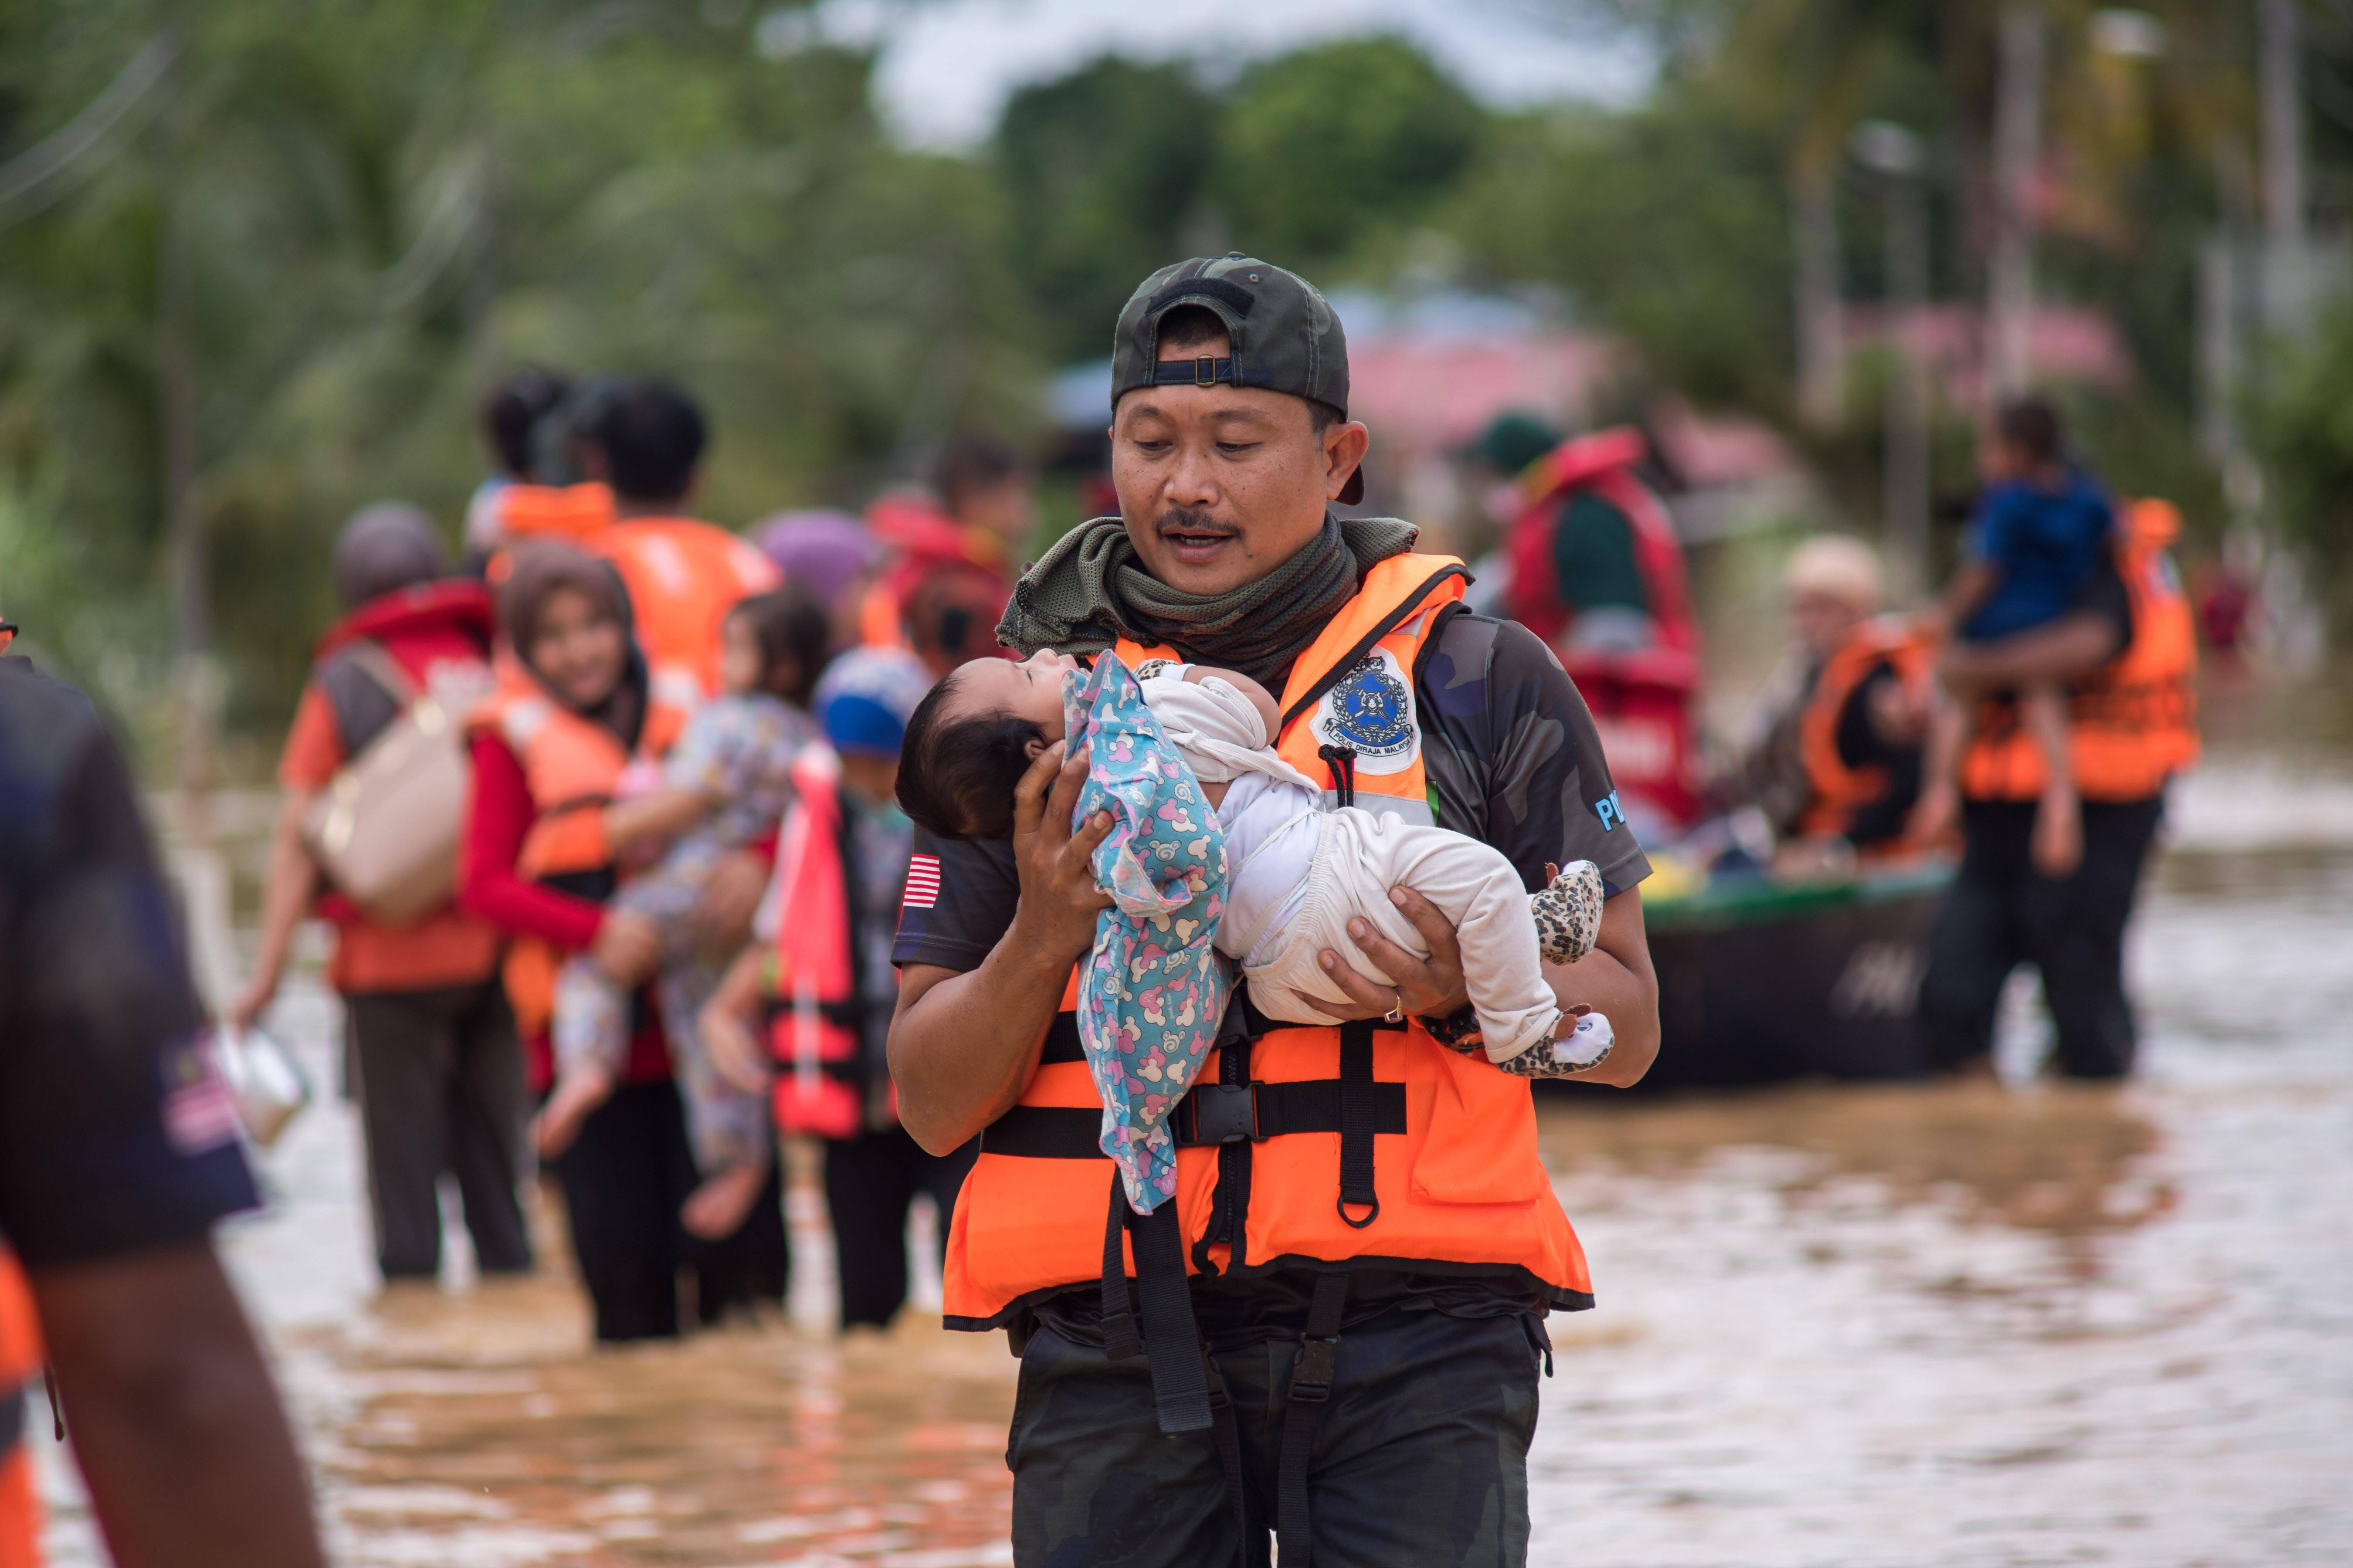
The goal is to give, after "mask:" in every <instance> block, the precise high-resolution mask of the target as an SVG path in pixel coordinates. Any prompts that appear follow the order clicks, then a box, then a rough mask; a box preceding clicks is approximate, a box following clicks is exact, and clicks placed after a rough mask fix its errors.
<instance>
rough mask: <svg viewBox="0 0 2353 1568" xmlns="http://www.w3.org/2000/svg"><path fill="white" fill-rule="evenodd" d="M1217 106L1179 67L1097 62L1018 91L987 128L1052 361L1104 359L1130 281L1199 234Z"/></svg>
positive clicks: (1021, 272) (1021, 266) (1019, 267)
mask: <svg viewBox="0 0 2353 1568" xmlns="http://www.w3.org/2000/svg"><path fill="white" fill-rule="evenodd" d="M1220 107H1221V106H1220V105H1219V102H1218V100H1215V99H1213V98H1212V97H1211V96H1210V95H1209V93H1208V91H1207V90H1205V89H1203V88H1202V87H1201V86H1200V84H1199V83H1198V81H1197V80H1195V79H1194V76H1193V73H1192V70H1191V69H1190V68H1188V67H1187V66H1183V65H1173V64H1171V65H1138V64H1135V63H1134V62H1133V61H1130V60H1124V59H1120V58H1115V57H1105V58H1102V59H1099V60H1096V61H1094V62H1093V63H1092V64H1090V65H1087V66H1083V67H1082V68H1080V69H1078V70H1076V71H1074V72H1072V73H1071V75H1069V76H1066V77H1063V78H1061V79H1059V80H1056V81H1050V82H1043V83H1039V84H1038V85H1036V86H1032V87H1027V88H1024V89H1021V90H1020V91H1018V92H1017V93H1015V94H1014V95H1013V97H1012V99H1011V100H1009V101H1008V103H1007V104H1006V107H1005V114H1004V118H1003V119H1002V120H1000V121H998V122H997V138H996V145H995V153H996V162H997V168H998V169H999V170H1000V171H1001V172H1002V174H1003V177H1004V181H1005V194H1006V199H1007V203H1008V206H1009V207H1010V209H1011V225H1012V231H1013V234H1014V236H1015V246H1016V249H1017V256H1018V259H1017V260H1016V261H1015V263H1014V270H1015V272H1016V273H1017V274H1018V276H1019V277H1020V279H1021V281H1022V283H1023V285H1024V286H1025V287H1026V288H1027V289H1028V290H1029V297H1030V299H1031V300H1032V301H1033V303H1034V305H1035V308H1036V310H1037V311H1038V314H1039V319H1040V320H1041V321H1044V322H1045V323H1046V324H1047V330H1048V332H1049V334H1050V343H1051V345H1052V347H1053V349H1054V351H1055V353H1057V354H1058V356H1059V357H1060V358H1061V359H1063V360H1066V361H1067V360H1079V359H1091V358H1094V357H1096V356H1098V355H1101V354H1103V353H1107V352H1109V349H1110V345H1111V324H1112V322H1113V321H1115V320H1117V318H1118V316H1119V309H1120V307H1121V306H1122V305H1124V304H1125V303H1126V302H1127V296H1128V294H1129V292H1130V291H1131V290H1133V289H1134V287H1135V285H1136V284H1137V282H1138V281H1140V280H1141V279H1145V278H1146V277H1149V276H1150V275H1151V274H1152V272H1153V271H1154V270H1155V268H1161V267H1165V266H1166V265H1167V264H1168V263H1169V262H1171V261H1173V260H1177V259H1180V258H1181V257H1182V255H1183V245H1184V240H1185V237H1187V229H1188V227H1198V224H1197V223H1195V221H1194V220H1195V219H1196V218H1197V217H1198V216H1199V214H1200V208H1201V203H1202V201H1203V187H1204V185H1205V184H1206V182H1207V180H1208V173H1209V166H1210V159H1211V157H1212V155H1213V153H1214V151H1215V148H1216V144H1217V135H1218V125H1219V113H1220Z"/></svg>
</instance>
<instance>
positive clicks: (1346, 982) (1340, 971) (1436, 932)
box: [1322, 888, 1471, 1018]
mask: <svg viewBox="0 0 2353 1568" xmlns="http://www.w3.org/2000/svg"><path fill="white" fill-rule="evenodd" d="M1389 901H1390V902H1391V903H1393V904H1395V905H1397V907H1398V912H1399V913H1400V914H1402V915H1404V916H1405V918H1406V919H1407V920H1409V921H1412V922H1413V929H1414V930H1416V931H1419V932H1420V933H1421V940H1422V941H1424V942H1428V943H1429V944H1430V956H1429V957H1428V958H1416V957H1415V956H1414V955H1413V954H1412V953H1410V952H1407V951H1406V950H1405V949H1404V948H1402V947H1399V946H1398V944H1397V943H1396V942H1391V941H1390V940H1389V939H1388V938H1387V937H1385V936H1383V935H1382V934H1381V933H1380V932H1379V931H1377V930H1375V929H1374V928H1373V925H1372V922H1371V921H1366V920H1363V919H1361V918H1360V919H1357V920H1352V921H1349V922H1348V936H1349V938H1350V940H1352V941H1354V942H1356V950H1357V951H1358V952H1361V953H1363V954H1364V955H1365V957H1366V958H1368V959H1370V960H1371V961H1372V962H1373V963H1377V964H1379V965H1380V966H1381V969H1382V971H1383V972H1384V973H1388V974H1391V975H1394V976H1396V978H1397V984H1394V985H1384V984H1381V983H1380V982H1379V981H1377V980H1375V979H1373V978H1372V977H1371V976H1370V975H1368V974H1366V973H1362V972H1360V971H1358V970H1357V969H1356V968H1355V967H1353V966H1352V965H1351V964H1350V963H1348V960H1347V958H1346V956H1345V954H1342V953H1337V952H1333V951H1332V950H1331V949H1330V948H1328V947H1327V948H1325V949H1324V954H1323V959H1322V962H1323V964H1324V973H1326V974H1328V975H1330V976H1331V977H1332V980H1333V983H1334V984H1337V985H1338V986H1339V987H1340V989H1341V990H1343V991H1345V992H1346V993H1347V994H1348V997H1349V999H1350V1000H1351V1001H1353V1002H1354V1003H1355V1004H1356V1011H1355V1012H1353V1013H1351V1014H1349V1015H1348V1016H1350V1017H1353V1018H1386V1017H1390V1016H1397V1017H1404V1016H1409V1015H1411V1016H1419V1017H1424V1018H1442V1017H1444V1016H1447V1015H1448V1014H1450V1013H1453V1012H1456V1011H1458V1010H1460V1009H1461V1008H1462V1007H1463V1006H1465V1005H1468V1004H1469V1003H1470V1000H1471V991H1470V987H1468V986H1467V985H1465V984H1463V981H1462V946H1461V943H1460V942H1457V941H1455V938H1454V928H1453V927H1452V926H1451V925H1449V924H1448V923H1447V921H1446V917H1445V916H1444V915H1443V914H1441V913H1440V912H1439V909H1438V906H1437V905H1436V904H1433V903H1431V902H1430V900H1428V899H1425V898H1423V897H1422V896H1421V895H1420V894H1419V893H1417V892H1415V891H1414V890H1413V889H1411V888H1393V889H1390V890H1389ZM1329 1011H1332V1012H1334V1013H1335V1014H1336V1013H1337V1012H1338V1011H1339V1010H1338V1009H1336V1008H1335V1009H1329Z"/></svg>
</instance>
